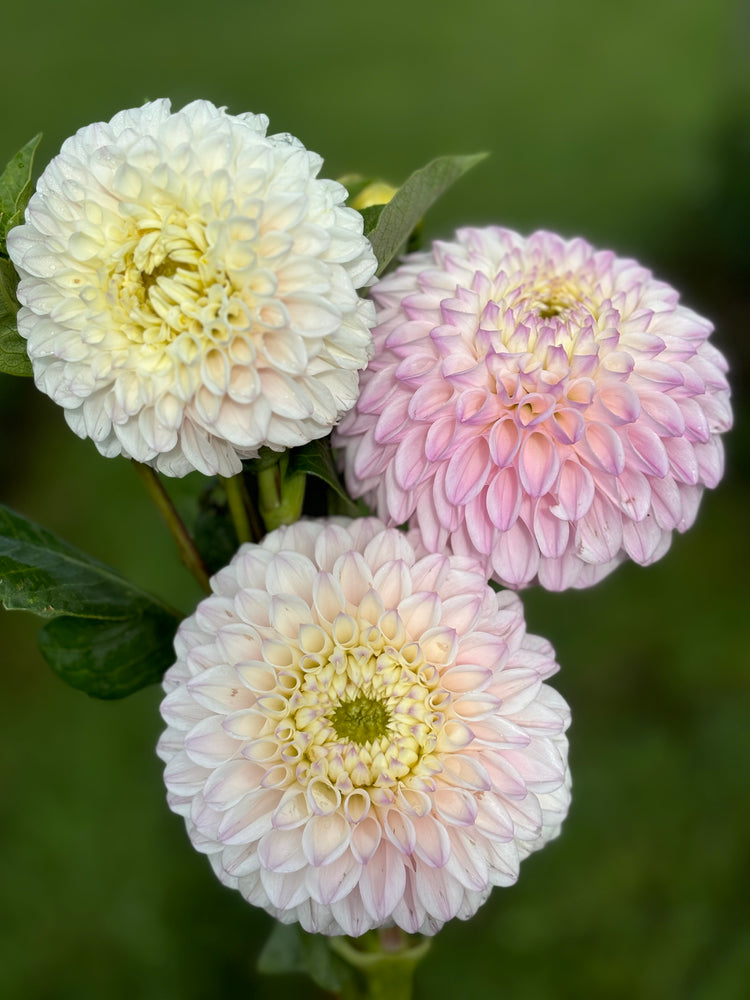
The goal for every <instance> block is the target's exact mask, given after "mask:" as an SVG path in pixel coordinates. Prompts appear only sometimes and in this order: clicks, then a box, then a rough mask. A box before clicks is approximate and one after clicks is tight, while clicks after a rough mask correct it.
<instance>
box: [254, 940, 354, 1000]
mask: <svg viewBox="0 0 750 1000" xmlns="http://www.w3.org/2000/svg"><path fill="white" fill-rule="evenodd" d="M258 971H259V972H264V973H285V972H306V973H307V974H308V976H310V978H311V979H312V980H313V981H314V982H316V983H317V984H318V986H321V987H322V988H323V989H324V990H335V991H338V990H341V989H342V988H343V986H344V984H345V982H346V981H347V980H348V979H349V978H350V977H351V973H350V971H349V969H347V967H346V965H345V964H344V963H343V962H342V961H341V959H339V958H337V957H336V956H335V955H334V954H333V953H332V952H331V949H330V948H329V946H328V941H327V939H326V938H325V937H324V936H323V935H321V934H307V933H306V932H305V931H303V930H302V928H301V927H300V926H299V925H298V924H276V926H275V927H274V929H273V930H272V931H271V934H270V936H269V938H268V940H267V941H266V943H265V945H264V946H263V950H262V951H261V953H260V955H259V957H258Z"/></svg>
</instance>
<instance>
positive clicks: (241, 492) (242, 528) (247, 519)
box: [219, 472, 263, 545]
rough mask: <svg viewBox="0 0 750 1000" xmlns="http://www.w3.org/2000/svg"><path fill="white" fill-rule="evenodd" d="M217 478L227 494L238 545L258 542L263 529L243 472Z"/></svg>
mask: <svg viewBox="0 0 750 1000" xmlns="http://www.w3.org/2000/svg"><path fill="white" fill-rule="evenodd" d="M219 479H220V480H221V483H222V485H223V487H224V490H225V492H226V495H227V502H228V504H229V512H230V514H231V515H232V523H233V524H234V530H235V533H236V534H237V541H238V542H239V543H240V545H241V544H242V543H243V542H259V541H260V540H261V538H262V537H263V529H262V527H261V525H260V522H259V521H258V515H257V514H256V513H255V510H254V508H253V505H252V503H251V502H250V497H249V496H248V492H247V489H246V488H245V480H244V478H243V474H242V473H241V472H238V473H237V475H236V476H230V477H229V478H227V479H225V478H224V476H219Z"/></svg>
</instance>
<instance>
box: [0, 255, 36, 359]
mask: <svg viewBox="0 0 750 1000" xmlns="http://www.w3.org/2000/svg"><path fill="white" fill-rule="evenodd" d="M17 285H18V275H17V274H16V271H15V268H14V267H13V265H12V264H11V262H10V261H9V260H8V259H7V258H6V257H0V372H5V373H6V374H7V375H31V374H32V371H31V362H30V361H29V356H28V354H27V353H26V341H25V340H24V339H23V337H22V336H21V335H20V334H19V332H18V329H17V328H16V313H17V312H18V299H17V298H16V286H17Z"/></svg>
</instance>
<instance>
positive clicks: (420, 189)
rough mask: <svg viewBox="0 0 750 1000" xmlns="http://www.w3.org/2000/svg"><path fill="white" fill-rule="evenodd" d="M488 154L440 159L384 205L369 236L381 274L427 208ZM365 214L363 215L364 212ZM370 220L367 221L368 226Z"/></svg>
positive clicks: (443, 157) (419, 173)
mask: <svg viewBox="0 0 750 1000" xmlns="http://www.w3.org/2000/svg"><path fill="white" fill-rule="evenodd" d="M487 156H488V154H487V153H476V154H474V155H473V156H441V157H439V158H438V159H437V160H432V162H431V163H428V164H427V165H426V166H425V167H422V168H421V169H420V170H417V171H415V172H414V173H413V174H412V175H411V177H410V178H409V179H408V180H407V181H406V183H405V184H403V185H402V187H400V188H399V189H398V191H397V192H396V194H395V195H394V196H393V198H392V199H391V200H390V201H389V202H388V204H387V205H385V206H383V210H382V211H381V213H380V216H379V218H378V219H377V222H376V224H375V226H374V228H373V229H372V231H371V232H370V233H369V237H368V238H369V240H370V243H371V244H372V247H373V250H374V251H375V256H376V257H377V259H378V270H377V272H376V273H377V274H378V275H380V274H382V273H383V271H384V270H385V269H386V267H388V265H389V264H390V262H391V261H392V260H393V258H394V257H395V256H396V254H397V253H398V252H399V250H400V249H401V247H402V246H403V245H404V244H405V243H406V241H407V240H408V238H409V235H410V234H411V232H412V230H413V229H414V228H415V227H416V225H417V224H418V222H419V220H420V219H421V218H422V216H423V215H424V214H425V212H426V211H427V209H428V208H429V207H430V206H431V205H432V204H434V202H436V201H437V199H438V198H439V197H440V196H441V195H442V194H443V193H444V192H445V191H447V190H448V188H449V187H450V186H451V185H452V184H455V182H456V181H457V180H458V179H459V178H460V177H462V176H463V175H464V174H465V173H466V172H467V171H468V170H471V168H472V167H474V166H476V165H477V164H478V163H481V161H482V160H484V159H485V158H486V157H487ZM365 211H366V210H365ZM363 214H364V213H363ZM368 220H369V217H368V218H367V219H366V223H367V221H368Z"/></svg>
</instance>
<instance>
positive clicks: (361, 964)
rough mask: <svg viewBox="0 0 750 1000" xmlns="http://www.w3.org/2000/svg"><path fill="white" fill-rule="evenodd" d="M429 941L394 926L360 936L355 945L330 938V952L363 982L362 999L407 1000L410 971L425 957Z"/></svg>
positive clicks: (347, 940)
mask: <svg viewBox="0 0 750 1000" xmlns="http://www.w3.org/2000/svg"><path fill="white" fill-rule="evenodd" d="M430 943H431V942H430V939H429V938H419V937H410V936H409V935H408V934H404V933H403V932H402V931H400V930H399V929H398V928H397V927H393V928H386V929H384V930H381V931H379V932H377V933H376V932H372V933H371V934H367V935H364V937H362V938H359V939H358V941H357V946H355V944H354V943H353V942H352V941H351V940H349V939H347V938H343V937H339V938H332V939H331V942H330V946H331V949H332V950H333V951H334V952H335V953H336V954H337V955H338V956H339V958H343V959H344V961H345V962H347V963H348V964H349V965H352V966H353V967H354V968H355V969H356V970H357V971H358V972H359V974H360V976H361V978H362V980H363V981H364V991H363V992H362V993H361V998H362V1000H411V998H412V988H413V984H414V970H415V969H416V967H417V965H418V964H419V962H420V961H421V960H422V959H423V958H424V956H425V955H426V954H427V951H428V949H429V947H430Z"/></svg>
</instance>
